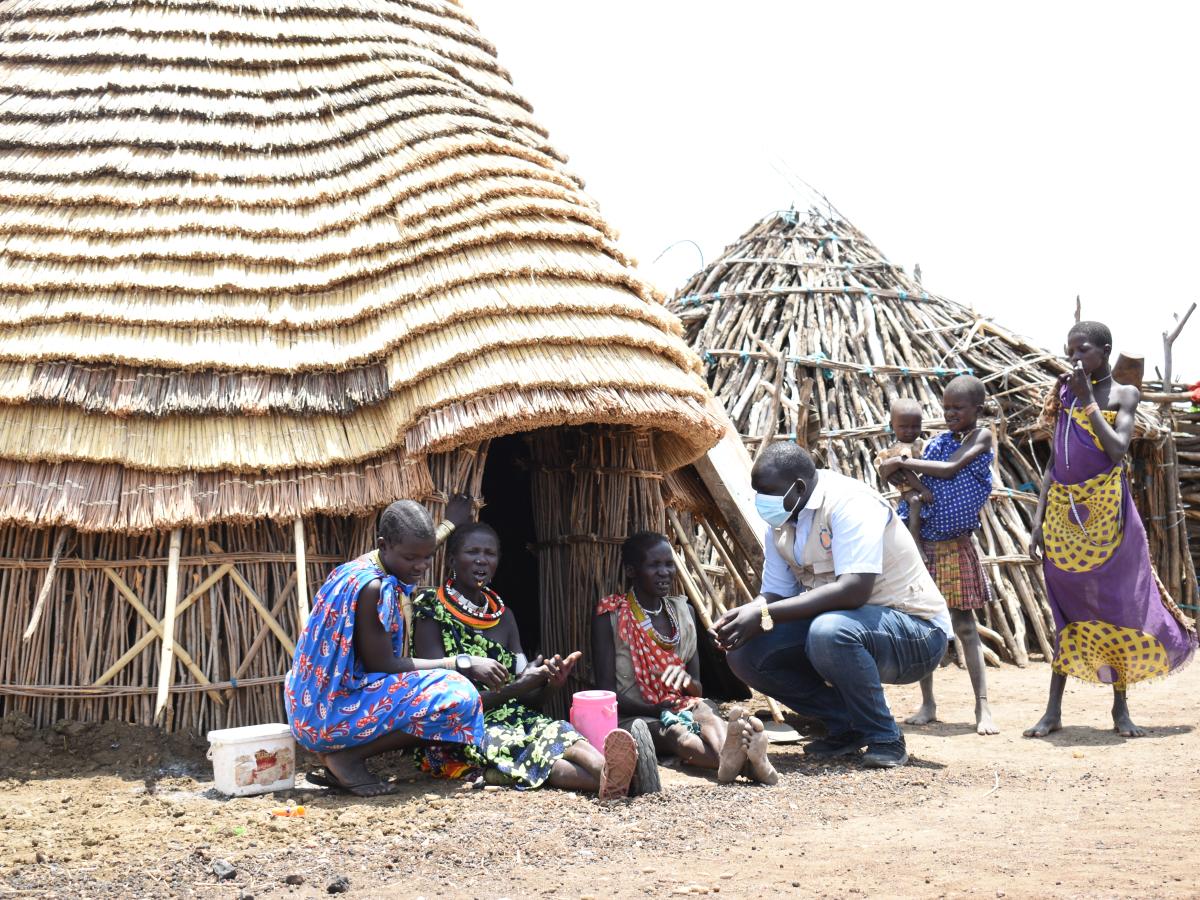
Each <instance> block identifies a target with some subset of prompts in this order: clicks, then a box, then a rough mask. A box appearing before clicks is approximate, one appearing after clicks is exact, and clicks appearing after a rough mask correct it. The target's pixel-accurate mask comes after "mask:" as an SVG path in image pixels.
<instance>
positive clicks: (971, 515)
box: [897, 431, 996, 541]
mask: <svg viewBox="0 0 1200 900" xmlns="http://www.w3.org/2000/svg"><path fill="white" fill-rule="evenodd" d="M961 446H962V441H958V440H955V438H954V435H953V434H952V433H950V432H949V431H943V432H942V433H941V434H939V435H938V436H937V437H935V438H933V440H931V441H930V442H929V443H928V444H926V445H925V452H924V453H923V454H922V455H921V458H922V459H926V460H933V461H934V462H949V461H950V457H951V456H953V455H954V454H955V453H957V452H958V448H959V447H961ZM995 455H996V454H995V452H994V451H992V450H989V451H988V452H987V453H983V454H980V455H979V456H977V457H975V458H974V459H973V460H971V461H970V462H969V463H967V464H966V466H964V467H963V468H962V469H960V470H959V471H958V473H957V474H956V475H954V476H953V477H951V478H934V477H933V476H930V475H922V476H921V483H922V484H924V485H925V487H927V488H929V490H930V492H931V493H932V494H933V502H932V503H923V504H921V540H923V541H948V540H950V539H951V538H955V537H958V536H959V535H960V534H970V533H971V532H972V531H974V530H975V529H976V528H978V527H979V512H980V510H982V509H983V505H984V504H985V503H987V500H988V497H990V496H991V495H992V458H993V457H994V456H995ZM897 512H898V513H899V515H900V518H902V519H903V520H904V521H905V522H907V521H908V503H906V502H902V503H901V504H900V505H899V506H898V507H897Z"/></svg>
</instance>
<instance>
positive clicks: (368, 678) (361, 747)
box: [284, 500, 507, 797]
mask: <svg viewBox="0 0 1200 900" xmlns="http://www.w3.org/2000/svg"><path fill="white" fill-rule="evenodd" d="M436 546H437V539H436V537H435V533H434V528H433V521H432V520H431V519H430V518H429V513H427V512H426V511H425V508H424V507H422V506H421V505H420V504H419V503H416V502H415V501H412V500H400V501H397V502H396V503H393V504H392V505H391V506H389V507H388V508H387V509H386V510H385V511H384V513H383V515H382V516H381V517H380V520H379V546H378V548H377V549H376V550H372V551H371V552H370V553H367V554H365V555H364V556H360V557H359V558H358V559H355V560H351V561H350V562H348V563H344V564H343V565H341V566H338V568H336V569H334V570H333V572H332V573H331V574H330V575H329V577H328V578H327V579H326V580H325V583H324V584H323V585H322V586H321V589H320V590H319V591H318V592H317V596H316V598H315V600H314V602H313V609H312V613H311V615H310V616H309V619H308V624H307V625H306V626H305V628H304V632H303V634H301V636H300V640H299V641H298V642H297V644H296V656H295V659H294V661H293V664H292V668H291V670H290V671H289V672H288V674H287V678H286V680H285V682H284V689H285V695H286V703H287V711H288V721H289V722H290V723H291V727H292V734H294V735H295V737H296V740H297V741H298V742H299V743H300V745H301V746H302V747H306V748H307V749H309V750H312V751H313V752H315V753H317V754H318V755H319V756H320V757H321V761H322V762H323V763H324V764H325V766H324V769H323V770H321V771H318V772H315V773H312V774H310V775H309V780H310V781H313V782H315V783H317V784H323V785H325V786H327V787H332V788H339V789H341V790H345V791H349V792H350V793H352V794H355V795H358V796H364V797H374V796H379V795H381V794H390V793H392V792H393V791H394V790H395V787H394V785H391V784H388V783H385V782H383V781H381V780H380V779H379V778H378V777H377V776H375V775H373V774H371V772H370V770H369V769H368V768H367V766H366V760H367V759H368V758H370V757H372V756H375V755H377V754H380V753H386V752H388V751H390V750H399V749H402V748H405V747H416V746H418V745H420V744H423V743H448V744H477V743H479V741H480V740H482V738H483V734H484V727H483V705H482V704H481V702H480V700H479V693H478V691H477V690H476V689H475V687H474V686H473V685H472V684H471V680H475V681H478V682H479V683H481V684H485V685H493V686H494V685H499V684H502V683H503V682H504V681H505V680H506V679H507V672H505V670H504V667H503V666H501V665H500V664H499V663H497V662H495V661H494V660H491V659H487V658H486V657H471V658H470V659H469V660H467V659H465V658H464V659H461V660H458V661H457V663H459V665H458V668H460V669H461V672H455V671H446V670H447V669H449V670H453V669H455V668H456V661H455V660H452V659H446V658H438V659H413V658H411V657H408V656H406V655H405V627H404V614H403V608H402V607H403V603H404V599H403V598H404V597H405V596H407V595H409V594H411V593H412V590H413V587H414V586H415V585H416V583H417V581H418V580H419V579H420V578H421V577H422V576H423V575H424V574H425V572H426V571H427V570H428V568H429V565H430V562H431V561H432V559H433V552H434V549H435V548H436Z"/></svg>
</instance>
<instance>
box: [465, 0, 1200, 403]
mask: <svg viewBox="0 0 1200 900" xmlns="http://www.w3.org/2000/svg"><path fill="white" fill-rule="evenodd" d="M463 6H464V8H465V9H466V11H467V12H468V13H469V14H470V15H471V16H472V17H473V18H474V19H475V21H476V23H477V24H478V25H479V27H480V28H481V30H482V31H483V33H484V35H485V36H486V37H487V38H488V39H489V40H490V41H492V43H494V44H495V45H496V47H497V49H498V51H499V55H500V62H501V64H502V65H504V66H505V68H507V69H508V70H509V72H510V73H511V74H512V76H513V81H514V84H515V86H516V88H517V89H518V91H519V92H520V93H522V94H523V95H524V96H525V97H526V98H527V99H528V100H529V101H530V102H531V103H532V104H533V106H534V110H535V115H536V117H537V119H538V121H540V122H541V124H542V125H544V126H545V127H546V128H548V129H549V131H550V140H551V142H552V143H553V144H554V145H555V147H557V148H558V149H559V150H560V151H561V152H564V153H566V154H567V155H568V156H569V157H570V163H569V167H570V168H571V170H572V171H574V172H575V173H577V174H579V175H581V176H582V177H583V178H584V179H585V181H586V182H587V190H588V193H589V194H590V195H591V196H592V197H593V198H595V199H596V201H597V202H598V203H599V204H600V207H601V210H602V212H603V213H604V215H605V216H606V218H607V220H608V221H609V222H610V223H611V224H612V225H613V226H614V227H615V228H616V229H617V230H618V231H619V232H620V233H621V238H622V241H621V243H622V246H623V247H624V248H625V250H626V252H627V253H631V254H632V255H633V256H635V257H637V259H638V260H639V261H640V263H641V268H642V272H643V274H644V275H645V276H646V277H647V278H649V279H650V280H651V281H653V282H654V283H655V284H656V285H658V286H659V287H660V288H662V289H663V290H664V291H666V292H667V293H673V292H674V291H675V290H676V289H677V288H678V287H679V286H681V285H682V284H683V282H684V281H685V280H686V279H687V277H688V276H689V275H690V274H691V273H692V272H694V271H695V270H696V269H698V268H700V266H701V254H703V260H704V261H707V262H711V261H712V260H713V259H715V258H716V257H718V256H719V255H720V254H721V252H722V251H723V250H724V248H725V247H726V246H727V245H728V244H730V243H732V242H733V241H735V240H736V239H737V237H738V236H739V235H741V234H742V233H743V232H745V231H746V230H748V229H749V228H750V226H751V225H753V224H754V223H755V222H756V221H758V220H759V219H760V218H762V217H763V216H764V215H766V214H768V213H769V212H771V211H772V210H777V209H787V208H788V207H789V206H791V205H792V204H795V205H796V206H797V208H801V209H803V208H807V207H808V206H809V205H811V204H812V203H813V201H814V199H817V194H815V193H814V192H813V188H815V189H816V190H817V191H819V192H820V193H821V194H823V195H824V196H825V197H827V198H828V200H829V202H831V203H832V204H833V206H834V207H835V208H836V210H838V211H839V212H840V213H841V214H842V215H844V216H845V217H846V218H847V219H849V221H851V222H852V223H854V224H855V225H856V226H857V227H858V228H860V229H861V230H862V231H863V232H864V233H865V234H866V235H867V236H868V237H869V238H870V239H871V240H872V241H873V242H874V243H875V244H876V245H877V246H878V247H879V248H880V249H881V250H882V251H883V253H884V254H885V255H886V256H887V257H888V258H889V259H890V260H892V261H893V262H894V263H897V264H899V265H902V266H904V267H905V268H906V269H908V270H909V271H911V270H912V266H913V264H914V263H917V262H919V263H920V264H921V269H922V272H923V277H924V285H925V287H926V288H927V289H928V290H930V291H932V292H934V293H938V294H942V295H944V296H946V297H949V298H951V299H953V300H955V301H957V302H959V303H962V304H964V305H967V306H971V307H973V308H975V309H977V310H979V311H980V312H982V313H983V314H985V315H987V316H991V317H993V318H995V319H996V320H997V321H998V322H999V323H1001V324H1003V325H1004V326H1005V327H1007V328H1009V329H1011V330H1013V331H1016V332H1019V333H1022V334H1025V335H1028V336H1029V337H1031V338H1033V339H1034V340H1035V341H1036V342H1037V343H1038V344H1040V345H1042V346H1044V347H1047V348H1050V349H1059V348H1061V346H1062V344H1063V341H1064V339H1065V336H1066V331H1067V329H1068V328H1069V327H1070V325H1071V323H1072V322H1073V317H1074V309H1075V297H1076V295H1079V296H1080V297H1081V302H1082V308H1083V315H1084V317H1085V318H1089V319H1099V320H1101V321H1103V322H1106V323H1107V324H1108V325H1109V326H1110V327H1111V328H1112V330H1113V335H1114V350H1115V351H1122V350H1123V351H1126V352H1130V353H1134V354H1137V355H1141V356H1144V357H1145V358H1146V368H1147V377H1148V378H1149V377H1153V376H1152V373H1153V371H1154V368H1155V366H1160V367H1161V365H1162V362H1163V350H1162V337H1161V335H1162V332H1163V331H1164V330H1166V329H1168V328H1169V327H1172V326H1173V315H1174V314H1182V313H1183V312H1184V311H1185V310H1186V309H1187V308H1188V306H1189V305H1190V304H1191V303H1192V302H1193V301H1196V300H1200V286H1198V285H1197V284H1195V283H1194V282H1193V280H1192V272H1191V270H1190V264H1192V262H1193V260H1194V259H1195V256H1196V251H1197V249H1198V245H1200V241H1198V240H1197V239H1198V238H1200V228H1198V226H1197V219H1196V212H1197V210H1200V164H1198V159H1200V153H1198V151H1200V140H1198V139H1200V117H1198V116H1197V106H1198V104H1197V96H1196V94H1197V88H1198V87H1200V53H1198V52H1196V49H1195V37H1196V35H1197V34H1198V33H1200V4H1188V3H1166V2H1139V3H1109V2H1102V0H1098V2H1088V3H1082V2H1081V3H1075V2H1065V0H1057V2H1054V3H1046V2H1039V3H1031V2H1008V3H1004V4H999V3H996V4H981V3H962V2H954V3H951V2H895V0H892V2H854V0H850V2H847V0H837V2H829V0H825V2H821V3H811V2H808V0H791V2H774V0H758V2H736V3H735V2H728V0H722V2H708V0H690V2H682V0H605V2H584V0H463ZM809 185H811V186H812V187H811V188H810V187H808V186H809ZM692 241H694V242H695V244H698V245H699V247H698V248H697V247H696V246H694V245H693V244H692V243H689V242H692ZM672 245H675V246H672ZM668 248H670V249H668ZM664 251H665V253H664ZM660 255H661V256H660ZM656 260H657V261H656ZM1174 358H1175V372H1176V373H1177V374H1178V375H1180V376H1183V377H1187V378H1188V379H1189V380H1194V379H1196V378H1200V313H1198V314H1197V315H1196V316H1195V317H1193V320H1192V322H1190V323H1189V324H1188V326H1187V327H1186V328H1185V329H1184V331H1183V334H1182V336H1181V337H1180V339H1179V340H1178V342H1177V343H1176V345H1175V353H1174Z"/></svg>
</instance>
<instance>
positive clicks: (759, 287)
mask: <svg viewBox="0 0 1200 900" xmlns="http://www.w3.org/2000/svg"><path fill="white" fill-rule="evenodd" d="M671 308H672V309H673V310H674V311H675V312H676V313H677V314H678V315H679V316H680V318H681V319H682V320H683V322H684V326H685V329H686V336H687V340H688V342H689V343H690V344H691V345H692V347H693V349H695V350H696V351H697V352H698V353H699V354H701V355H702V357H703V359H704V361H705V364H706V371H707V376H708V382H709V385H710V386H711V387H712V389H713V392H714V393H715V394H716V395H717V397H718V398H719V399H720V400H721V402H722V403H723V405H724V406H725V409H726V410H727V411H728V413H729V416H730V418H731V419H732V420H733V423H734V425H735V427H736V428H737V429H738V431H739V433H740V434H741V436H742V438H743V440H744V442H745V444H746V447H747V448H748V450H749V451H750V453H751V454H755V453H757V452H758V450H759V448H761V447H762V446H763V445H764V443H765V442H768V441H773V440H781V439H790V440H795V441H798V442H799V443H800V444H802V445H804V446H806V447H808V448H809V449H810V450H812V451H813V452H814V454H815V455H816V456H817V457H818V458H819V459H820V460H821V461H822V462H823V463H824V464H825V465H827V466H828V467H830V468H832V469H834V470H836V471H841V472H843V473H845V474H848V475H852V476H854V477H856V478H859V479H861V480H864V481H866V482H868V483H872V484H876V485H878V481H877V478H876V472H875V466H874V464H873V458H874V456H875V454H876V453H877V452H878V451H879V450H880V449H882V448H883V447H885V446H887V445H888V444H889V443H891V440H892V438H891V435H890V433H889V427H888V421H889V413H888V408H889V405H890V402H891V400H892V399H894V398H896V397H901V396H904V397H913V398H915V399H917V400H918V401H919V402H920V403H921V405H922V407H923V408H924V410H925V413H926V417H925V425H926V428H927V429H937V428H939V427H943V426H944V421H943V420H942V419H941V414H942V413H941V395H942V389H943V387H944V385H945V384H946V382H947V381H948V380H949V379H951V378H952V377H954V376H956V375H958V374H962V373H973V374H975V375H977V376H978V377H979V378H981V379H982V380H983V381H984V383H985V384H986V385H987V389H988V393H989V396H990V398H991V402H992V404H993V410H992V412H993V416H992V419H991V425H992V427H993V429H994V431H995V432H996V436H997V439H998V442H999V453H998V472H999V478H998V479H997V482H996V489H995V491H994V492H993V495H992V502H991V503H990V504H989V505H988V506H987V507H986V510H985V514H984V516H983V530H982V538H981V544H982V546H981V551H982V552H981V555H982V556H983V558H984V561H985V569H986V570H987V572H988V575H989V579H990V581H991V585H992V589H993V591H994V592H995V595H996V596H997V597H998V599H999V601H1000V602H998V603H996V604H992V605H989V607H988V608H987V609H986V610H984V611H983V612H982V614H981V617H980V624H981V626H982V627H981V629H980V631H981V634H982V635H983V636H984V645H985V648H986V649H985V652H986V653H987V654H988V655H989V659H990V660H991V661H993V662H998V661H999V660H1001V659H1005V660H1009V661H1012V662H1016V663H1017V664H1019V665H1024V664H1025V663H1026V661H1027V660H1028V659H1029V654H1030V652H1031V651H1034V652H1040V653H1041V654H1043V655H1044V656H1045V657H1047V658H1049V656H1050V655H1051V653H1052V642H1053V636H1054V627H1053V620H1052V618H1051V615H1050V610H1049V607H1048V604H1047V602H1046V599H1045V588H1044V585H1043V583H1042V580H1041V571H1040V567H1039V566H1038V565H1037V564H1035V563H1034V562H1033V560H1031V559H1030V557H1029V556H1028V555H1027V550H1028V543H1029V532H1028V528H1029V521H1030V517H1031V514H1032V512H1033V510H1034V509H1035V507H1036V503H1037V497H1038V490H1039V486H1040V484H1041V473H1042V471H1043V467H1044V465H1045V462H1046V458H1047V444H1046V439H1047V437H1048V434H1047V432H1046V430H1045V428H1044V426H1043V424H1042V423H1041V422H1040V421H1039V417H1040V412H1041V409H1042V406H1043V401H1044V398H1045V396H1046V394H1047V391H1048V389H1049V387H1050V385H1051V384H1052V383H1053V379H1054V378H1055V376H1056V375H1057V374H1058V373H1060V372H1063V371H1066V368H1065V363H1064V362H1063V361H1062V359H1061V358H1060V357H1059V355H1058V354H1055V353H1051V352H1049V351H1046V350H1043V349H1042V348H1039V347H1036V346H1034V345H1032V344H1031V343H1029V342H1028V341H1027V340H1026V339H1024V338H1022V337H1019V336H1017V335H1016V334H1014V333H1012V332H1010V331H1008V330H1006V329H1004V328H1002V327H1001V326H999V325H997V324H996V323H995V322H993V321H991V320H990V319H987V318H985V317H983V316H981V315H979V314H978V313H975V312H974V311H972V310H970V309H967V308H966V307H963V306H960V305H959V304H957V303H953V302H952V301H950V300H947V299H945V298H943V297H938V296H935V295H932V294H929V293H928V292H926V291H925V290H924V289H923V288H922V287H921V285H920V283H919V282H917V281H916V280H914V279H913V278H911V277H909V276H908V275H907V274H906V273H905V272H904V270H903V269H901V268H900V267H898V266H895V265H893V264H892V263H890V262H889V261H888V260H887V259H886V258H885V257H884V256H883V254H882V253H880V252H879V250H878V249H876V248H875V246H874V245H872V244H871V242H870V241H869V240H868V239H867V238H866V236H865V235H863V234H862V232H860V231H858V229H856V228H854V227H853V226H852V225H850V224H849V223H848V222H846V221H845V220H844V219H843V218H841V217H839V216H837V215H835V214H833V213H830V214H829V215H824V214H822V213H820V212H818V211H817V210H815V209H814V210H811V211H809V212H808V213H807V214H805V213H799V212H796V211H794V210H793V211H788V212H774V213H771V214H770V215H768V216H766V217H765V218H763V219H762V221H760V222H758V223H757V224H756V225H754V227H752V228H751V229H750V230H749V231H747V232H746V233H745V234H744V235H742V237H741V238H739V239H738V241H737V242H736V243H735V244H733V245H731V246H730V247H729V248H727V249H726V251H725V253H724V254H723V255H722V256H721V258H720V259H718V260H717V261H716V262H714V263H712V264H711V265H709V266H707V267H706V268H704V269H703V270H702V271H700V272H698V273H696V274H695V275H694V276H692V278H691V279H690V280H689V281H688V282H687V283H686V284H685V285H684V286H683V287H682V288H681V289H680V290H679V292H678V293H677V295H676V296H675V298H674V300H673V302H672V304H671ZM1064 331H1065V328H1064ZM1137 434H1138V440H1137V442H1136V445H1135V449H1134V453H1133V456H1134V468H1133V472H1132V480H1133V483H1134V487H1135V497H1136V499H1137V501H1138V504H1139V509H1140V510H1141V511H1142V513H1143V515H1144V516H1146V517H1147V519H1148V521H1147V526H1148V528H1147V531H1148V533H1149V534H1150V535H1151V540H1152V542H1153V546H1152V549H1153V555H1154V558H1155V562H1156V563H1157V565H1158V569H1159V572H1160V573H1161V574H1162V578H1163V581H1164V582H1165V583H1166V586H1167V588H1168V590H1169V592H1170V593H1171V595H1172V596H1173V597H1183V596H1191V593H1192V591H1193V590H1194V585H1195V573H1194V570H1193V569H1192V566H1191V560H1190V558H1189V557H1188V555H1187V553H1186V552H1184V553H1182V554H1181V553H1180V552H1179V550H1178V545H1179V542H1180V541H1183V542H1184V546H1186V534H1185V533H1184V531H1183V529H1182V528H1178V529H1174V530H1172V531H1171V536H1172V539H1171V540H1168V539H1167V536H1164V529H1163V528H1162V527H1161V526H1162V525H1163V523H1162V522H1158V521H1157V520H1156V519H1155V516H1156V515H1157V514H1158V512H1159V511H1161V510H1163V509H1166V508H1167V507H1168V506H1170V503H1171V501H1172V500H1173V499H1175V498H1176V497H1177V494H1178V482H1177V480H1174V479H1170V478H1161V477H1158V476H1157V475H1156V470H1157V471H1161V469H1159V467H1160V466H1161V465H1162V464H1163V463H1164V462H1165V461H1167V460H1168V458H1173V454H1174V447H1173V443H1172V441H1171V433H1170V429H1169V428H1167V427H1165V426H1164V424H1163V423H1162V421H1161V418H1160V416H1159V414H1158V412H1157V410H1156V408H1155V407H1153V406H1151V405H1149V404H1144V405H1143V407H1142V409H1141V411H1140V414H1139V419H1138V429H1137ZM891 495H893V496H894V492H891Z"/></svg>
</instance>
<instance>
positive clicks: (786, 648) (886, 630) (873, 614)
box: [728, 604, 946, 744]
mask: <svg viewBox="0 0 1200 900" xmlns="http://www.w3.org/2000/svg"><path fill="white" fill-rule="evenodd" d="M945 652H946V633H945V632H944V631H942V629H940V628H938V627H937V626H936V625H934V624H933V623H931V622H926V621H925V620H924V619H918V618H916V617H915V616H910V615H908V614H907V613H902V612H899V611H898V610H894V609H891V608H889V607H886V606H872V605H870V604H868V605H865V606H860V607H859V608H858V609H842V610H835V611H833V612H827V613H822V614H821V615H819V616H816V617H815V618H812V619H797V620H795V621H792V622H777V623H775V627H774V628H773V629H771V630H770V631H768V632H765V633H763V634H760V635H758V636H757V637H755V638H753V639H751V640H750V641H749V642H747V643H746V644H743V645H742V646H741V647H739V648H738V649H736V650H732V651H730V653H729V655H728V660H729V667H730V668H731V669H733V672H734V674H735V675H737V676H738V677H739V678H740V679H742V681H744V682H745V683H746V684H748V685H750V686H751V687H753V688H756V689H758V690H760V691H762V692H763V693H764V694H767V695H768V696H771V697H774V698H775V699H776V700H778V701H779V702H780V703H783V704H786V705H787V706H790V707H791V708H792V709H794V710H795V711H796V712H798V713H803V714H805V715H810V716H815V717H816V718H818V719H820V720H821V721H822V722H824V723H825V727H826V729H828V731H829V734H830V735H831V736H832V735H836V734H841V733H843V732H846V731H857V732H859V733H861V734H862V736H863V737H864V738H865V739H866V742H867V743H868V744H878V743H884V742H887V741H896V740H899V739H900V737H901V734H900V728H899V727H898V726H897V725H896V720H895V718H893V716H892V713H891V711H890V710H889V709H888V705H887V699H886V698H885V697H884V694H883V683H884V682H887V683H888V684H909V683H911V682H914V681H920V680H921V679H922V678H924V677H925V676H926V675H928V674H929V673H930V672H932V671H933V670H934V669H935V668H937V665H938V663H939V662H940V661H941V659H942V656H943V654H945Z"/></svg>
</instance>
